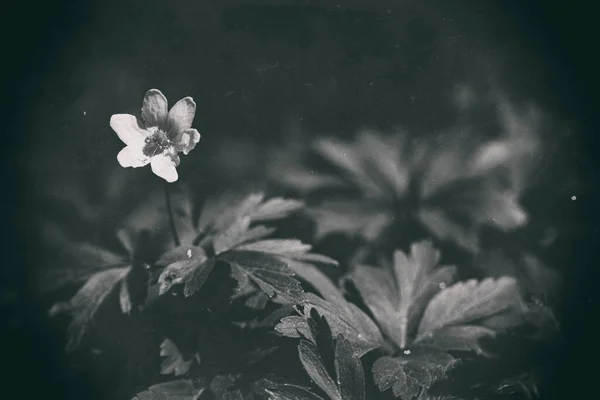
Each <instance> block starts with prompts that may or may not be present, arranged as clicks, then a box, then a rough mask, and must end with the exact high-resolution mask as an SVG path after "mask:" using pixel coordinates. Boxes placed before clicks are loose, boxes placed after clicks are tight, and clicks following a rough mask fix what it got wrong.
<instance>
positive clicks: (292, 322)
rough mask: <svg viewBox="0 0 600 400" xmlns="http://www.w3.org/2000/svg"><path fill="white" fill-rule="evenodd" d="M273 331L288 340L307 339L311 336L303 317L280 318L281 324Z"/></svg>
mask: <svg viewBox="0 0 600 400" xmlns="http://www.w3.org/2000/svg"><path fill="white" fill-rule="evenodd" d="M275 330H276V331H277V332H279V333H281V334H282V335H284V336H287V337H290V338H301V337H305V338H308V337H310V336H311V333H310V330H309V327H308V322H307V321H306V319H305V318H304V317H303V316H298V315H290V316H287V317H283V318H281V322H279V323H278V324H277V325H276V326H275Z"/></svg>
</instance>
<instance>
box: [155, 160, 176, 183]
mask: <svg viewBox="0 0 600 400" xmlns="http://www.w3.org/2000/svg"><path fill="white" fill-rule="evenodd" d="M175 165H176V163H175V161H173V159H172V158H171V157H170V156H169V155H167V154H161V155H159V156H156V157H153V158H152V162H151V163H150V166H151V167H152V172H154V173H155V174H156V175H157V176H160V177H161V178H163V179H164V180H165V181H167V182H169V183H173V182H175V181H176V180H177V178H178V175H177V169H176V168H175Z"/></svg>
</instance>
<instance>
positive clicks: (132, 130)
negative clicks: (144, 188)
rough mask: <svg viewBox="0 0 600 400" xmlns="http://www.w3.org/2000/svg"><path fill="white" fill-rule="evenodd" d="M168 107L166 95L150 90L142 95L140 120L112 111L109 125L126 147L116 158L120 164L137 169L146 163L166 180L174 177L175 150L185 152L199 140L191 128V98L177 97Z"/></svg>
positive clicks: (175, 165) (193, 108) (175, 172)
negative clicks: (178, 98)
mask: <svg viewBox="0 0 600 400" xmlns="http://www.w3.org/2000/svg"><path fill="white" fill-rule="evenodd" d="M167 110H168V103H167V98H166V97H165V96H164V95H163V94H162V93H161V91H160V90H157V89H150V90H148V91H147V92H146V95H145V96H144V103H143V105H142V115H141V119H140V118H137V117H136V116H134V115H130V114H115V115H113V116H112V117H111V118H110V126H111V128H112V129H113V130H114V131H115V132H116V133H117V135H118V136H119V138H120V139H121V140H122V141H123V143H125V144H126V147H125V148H124V149H123V150H121V151H120V152H119V154H118V155H117V160H118V161H119V164H121V166H122V167H124V168H126V167H133V168H139V167H143V166H145V165H147V164H150V166H151V168H152V172H154V173H155V174H156V175H158V176H160V177H161V178H163V179H164V180H166V181H167V182H170V183H171V182H175V181H176V180H177V178H178V175H177V169H176V167H177V166H178V165H179V156H178V155H177V154H178V153H180V152H182V153H183V154H186V155H187V154H188V153H189V152H190V151H192V149H193V148H194V147H196V143H198V141H199V140H200V133H198V131H197V130H196V129H192V121H193V120H194V115H195V114H196V103H194V100H193V99H192V98H191V97H185V98H183V99H181V100H179V101H178V102H177V103H175V105H174V106H173V107H172V108H171V110H169V111H168V112H167Z"/></svg>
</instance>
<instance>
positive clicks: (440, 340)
mask: <svg viewBox="0 0 600 400" xmlns="http://www.w3.org/2000/svg"><path fill="white" fill-rule="evenodd" d="M495 335H496V331H494V330H492V329H490V328H487V327H485V326H478V325H460V326H449V327H446V328H442V329H438V330H437V331H435V332H432V333H431V334H429V335H427V336H425V337H424V338H423V339H421V340H419V341H418V342H416V344H418V345H423V346H430V347H436V348H439V349H442V350H459V351H460V350H462V351H474V352H476V353H477V354H481V355H487V354H488V353H487V352H486V351H485V350H484V349H483V348H482V347H481V344H480V343H479V340H480V339H481V338H484V337H494V336H495Z"/></svg>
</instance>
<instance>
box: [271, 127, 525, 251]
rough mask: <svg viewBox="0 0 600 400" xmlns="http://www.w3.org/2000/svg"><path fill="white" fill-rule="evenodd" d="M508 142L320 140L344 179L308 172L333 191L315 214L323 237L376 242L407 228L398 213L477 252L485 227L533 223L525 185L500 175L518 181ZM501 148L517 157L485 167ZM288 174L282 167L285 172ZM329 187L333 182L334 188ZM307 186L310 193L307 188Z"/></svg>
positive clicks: (371, 136)
mask: <svg viewBox="0 0 600 400" xmlns="http://www.w3.org/2000/svg"><path fill="white" fill-rule="evenodd" d="M507 140H508V139H507ZM501 142H502V141H493V142H492V143H477V142H476V141H475V140H473V138H468V137H461V136H460V135H454V139H453V140H451V141H446V142H443V141H435V140H434V141H430V142H426V143H425V142H419V143H410V142H409V141H408V140H407V137H406V135H405V134H404V133H401V134H398V135H390V136H384V135H381V134H378V133H375V132H362V133H361V134H359V135H358V137H357V138H356V140H355V141H353V142H342V141H340V140H334V139H319V140H317V141H315V143H314V145H313V146H312V149H313V150H314V151H315V152H316V153H317V154H318V155H320V156H321V158H323V159H324V160H325V161H327V162H328V163H329V164H330V166H331V167H332V168H333V169H334V170H335V171H336V172H337V173H338V176H339V177H340V178H339V179H338V180H332V179H326V178H327V176H328V174H324V175H323V178H322V179H318V178H317V177H318V176H320V175H319V172H315V171H314V169H313V168H309V167H306V171H305V173H304V174H303V175H304V176H310V177H311V180H317V181H318V182H319V185H317V186H315V190H321V189H323V190H324V189H327V190H328V193H329V194H328V196H327V200H325V201H322V202H321V203H319V204H316V205H314V206H313V207H311V208H310V209H309V210H308V213H309V214H310V215H313V217H314V219H315V221H316V224H317V237H321V236H324V235H327V234H329V233H333V232H343V233H347V234H359V235H362V236H363V237H365V238H366V239H367V240H369V241H374V240H376V239H377V238H378V237H379V235H381V234H382V232H383V231H384V230H385V228H386V227H387V226H388V225H389V224H392V223H398V222H400V220H396V221H394V219H395V218H397V215H403V216H402V218H410V219H412V220H414V221H416V222H418V223H420V224H421V225H422V226H423V227H424V228H426V229H427V230H429V231H430V232H431V233H432V234H434V235H435V236H437V237H438V238H440V239H442V240H451V241H454V242H455V243H456V244H457V245H459V246H461V247H463V248H465V249H466V250H469V251H477V250H478V249H479V243H478V234H479V231H480V230H481V227H482V226H483V225H488V226H492V227H494V228H496V229H499V230H504V231H506V230H511V229H515V228H517V227H520V226H522V225H524V224H525V223H526V222H527V215H526V213H525V212H524V210H523V209H522V207H521V206H520V205H519V203H518V196H519V194H520V193H521V191H522V189H523V187H522V184H521V185H518V184H516V180H515V179H512V178H508V177H507V179H506V180H505V181H502V179H501V177H500V175H502V174H504V175H506V174H509V175H511V174H512V175H514V173H515V171H514V170H513V169H511V168H508V167H510V165H509V164H510V163H514V162H516V159H518V158H519V157H524V154H523V153H521V152H519V150H518V149H516V148H514V147H513V146H508V145H507V142H502V144H500V143H501ZM474 143H475V144H474ZM498 146H500V147H502V149H503V152H504V153H510V154H503V155H498V156H497V157H495V158H494V159H493V160H490V161H489V162H488V163H486V162H484V161H483V160H482V154H487V153H489V152H490V151H493V149H498ZM440 148H441V149H442V150H440ZM496 153H498V151H496ZM287 170H288V168H280V171H281V173H282V174H284V173H285V171H287ZM294 170H296V172H297V170H298V167H297V166H295V167H294ZM297 175H298V174H297ZM275 176H276V180H277V181H279V182H281V183H283V184H286V183H287V184H288V186H289V185H294V181H293V180H292V181H290V182H286V181H285V176H282V177H281V178H277V172H275ZM329 181H331V182H332V184H331V185H330V186H329V187H327V186H326V185H327V182H329ZM519 181H520V182H521V183H522V180H519ZM340 182H345V184H346V188H347V189H350V190H354V191H355V192H358V193H359V194H360V195H359V196H353V197H351V198H348V196H347V193H348V191H346V192H343V191H340V190H337V189H339V187H340ZM295 186H297V185H295ZM300 187H301V188H303V189H306V185H303V183H302V182H300ZM308 187H310V185H309V186H308ZM411 191H412V192H411ZM336 193H337V194H336ZM414 200H416V202H415V201H414ZM344 216H345V217H346V218H344Z"/></svg>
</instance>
